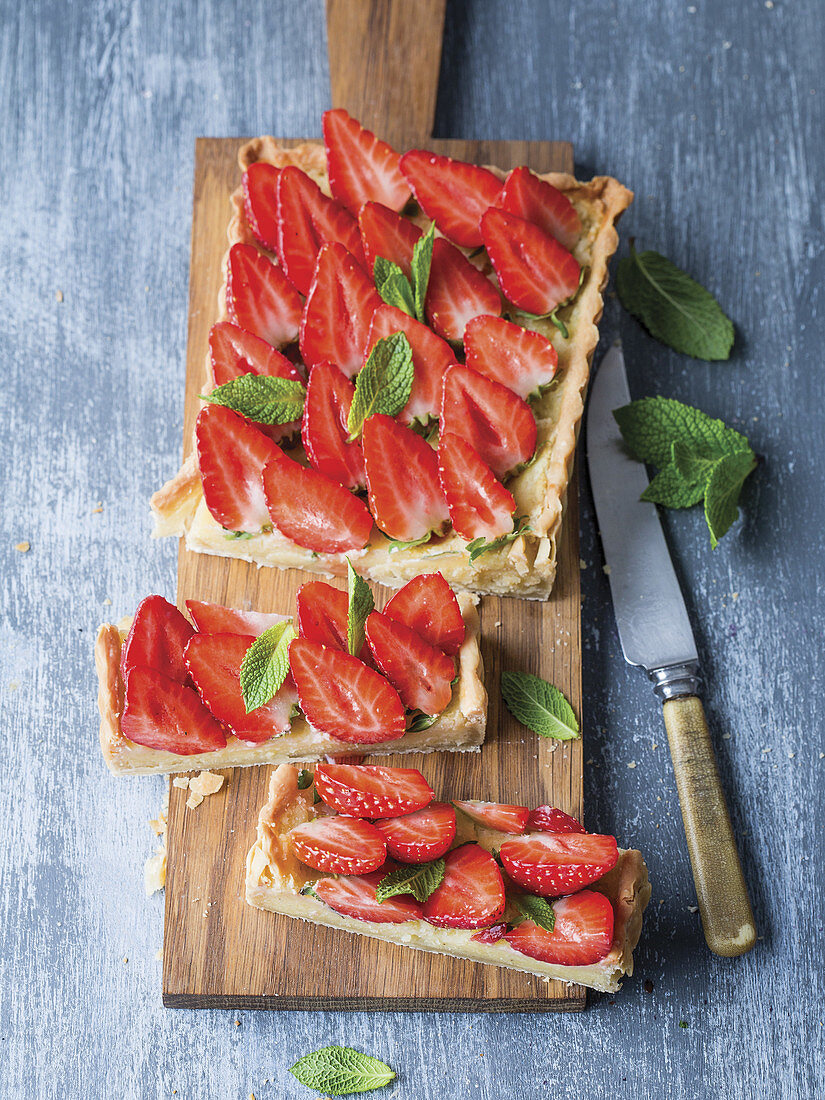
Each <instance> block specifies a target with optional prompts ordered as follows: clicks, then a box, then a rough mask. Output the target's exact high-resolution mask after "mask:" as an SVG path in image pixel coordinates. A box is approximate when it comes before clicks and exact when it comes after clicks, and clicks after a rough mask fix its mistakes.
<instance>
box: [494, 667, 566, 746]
mask: <svg viewBox="0 0 825 1100" xmlns="http://www.w3.org/2000/svg"><path fill="white" fill-rule="evenodd" d="M501 694H502V695H503V697H504V702H505V703H506V704H507V709H508V710H509V711H510V713H511V714H512V715H513V717H514V718H516V719H517V720H518V721H519V722H521V723H522V725H525V726H527V728H528V729H531V730H532V731H533V732H534V733H537V734H539V736H540V737H553V738H555V739H556V740H557V741H571V740H572V739H573V738H574V737H578V735H579V723H578V722H577V720H576V714H575V711H574V710H573V708H572V707H571V706H570V704H569V703H568V701H567V700H566V699H565V697H564V695H563V694H562V693H561V692H560V691H559V689H558V688H557V687H554V686H553V684H548V682H547V681H546V680H542V678H541V677H540V676H533V675H531V674H530V673H529V672H502V674H501Z"/></svg>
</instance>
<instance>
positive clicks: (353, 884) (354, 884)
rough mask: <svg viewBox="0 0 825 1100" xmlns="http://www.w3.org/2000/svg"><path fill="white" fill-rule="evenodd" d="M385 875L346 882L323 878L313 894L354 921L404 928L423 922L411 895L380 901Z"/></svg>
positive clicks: (355, 877)
mask: <svg viewBox="0 0 825 1100" xmlns="http://www.w3.org/2000/svg"><path fill="white" fill-rule="evenodd" d="M386 873H387V872H386V871H384V870H383V869H382V870H380V871H373V872H372V874H370V875H347V877H346V878H322V879H320V880H319V881H318V882H316V883H315V886H314V887H313V890H314V891H315V894H316V896H317V897H318V898H320V900H321V901H322V902H323V903H324V904H325V905H328V906H329V907H330V909H334V910H335V912H336V913H341V914H342V915H343V916H345V917H353V918H354V919H355V920H365V921H369V922H370V923H371V924H404V923H405V922H406V921H408V920H421V906H420V905H419V903H418V902H417V901H416V900H415V898H413V897H411V896H410V895H409V894H406V895H403V894H396V896H395V897H391V898H387V900H386V901H378V899H377V898H376V896H375V891H376V888H377V886H378V884H379V882H380V881H381V879H382V878H385V877H386Z"/></svg>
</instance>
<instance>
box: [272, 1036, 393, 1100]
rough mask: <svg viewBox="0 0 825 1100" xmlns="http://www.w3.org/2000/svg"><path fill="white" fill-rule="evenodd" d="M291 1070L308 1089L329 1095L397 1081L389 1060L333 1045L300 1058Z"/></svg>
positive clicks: (359, 1090)
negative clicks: (381, 1059) (388, 1062)
mask: <svg viewBox="0 0 825 1100" xmlns="http://www.w3.org/2000/svg"><path fill="white" fill-rule="evenodd" d="M289 1072H290V1073H291V1074H292V1076H293V1077H296V1078H297V1079H298V1080H299V1081H300V1082H301V1084H302V1085H306V1086H307V1088H310V1089H316V1090H317V1091H318V1092H325V1093H326V1094H327V1095H328V1096H351V1095H352V1094H353V1093H356V1092H368V1091H369V1090H370V1089H380V1088H382V1087H383V1086H384V1085H388V1084H389V1083H390V1081H394V1080H395V1072H394V1071H393V1070H392V1069H390V1067H389V1066H388V1065H387V1063H386V1062H381V1061H379V1059H378V1058H373V1057H372V1056H371V1055H369V1054H362V1053H361V1051H360V1050H353V1049H352V1047H339V1046H329V1047H321V1049H320V1050H314V1051H313V1052H312V1053H311V1054H305V1055H304V1056H303V1058H299V1059H298V1061H297V1062H296V1063H295V1065H294V1066H290V1069H289Z"/></svg>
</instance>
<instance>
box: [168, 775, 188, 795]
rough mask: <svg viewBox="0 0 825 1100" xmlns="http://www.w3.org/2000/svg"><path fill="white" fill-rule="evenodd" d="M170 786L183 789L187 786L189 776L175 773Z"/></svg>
mask: <svg viewBox="0 0 825 1100" xmlns="http://www.w3.org/2000/svg"><path fill="white" fill-rule="evenodd" d="M172 786H173V787H178V788H179V789H180V790H182V791H185V790H186V788H187V787H188V786H189V776H188V775H176V776H175V778H174V779H173V780H172Z"/></svg>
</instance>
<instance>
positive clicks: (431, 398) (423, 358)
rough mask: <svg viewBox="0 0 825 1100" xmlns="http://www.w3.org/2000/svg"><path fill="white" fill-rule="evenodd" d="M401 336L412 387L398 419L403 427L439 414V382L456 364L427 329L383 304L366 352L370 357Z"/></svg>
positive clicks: (449, 351)
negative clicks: (408, 354) (409, 359)
mask: <svg viewBox="0 0 825 1100" xmlns="http://www.w3.org/2000/svg"><path fill="white" fill-rule="evenodd" d="M394 332H403V333H404V335H405V336H406V337H407V339H408V340H409V342H410V347H411V348H412V358H413V370H414V376H413V385H412V393H411V394H410V399H409V401H408V402H407V404H406V405H405V406H404V408H403V409H402V410H401V412H400V413H399V414H398V419H399V420H400V421H401V422H402V423H403V424H410V423H411V422H412V421H413V420H427V419H428V418H429V417H431V416H438V414H439V412H440V411H441V382H442V379H443V377H444V372H445V371H446V370H447V368H448V367H451V366H452V365H453V363H455V361H456V360H455V356H454V355H453V352H452V348H451V347H450V345H449V344H448V343H447V342H446V340H442V339H441V337H440V336H436V334H435V333H434V332H433V331H432V330H431V329H429V328H427V326H426V325H422V324H420V323H419V322H418V321H416V319H415V318H414V317H410V316H409V314H407V313H405V312H404V311H403V310H402V309H396V308H395V306H391V305H388V304H387V303H384V305H382V306H381V307H380V308H379V309H377V310H376V311H375V314H374V315H373V318H372V323H371V325H370V334H369V339H368V341H367V350H366V354H365V356H364V358H365V359H366V357H367V356H368V355H369V353H370V352H371V351H372V349H373V347H374V346H375V344H376V343H377V342H378V341H379V340H383V339H385V338H386V337H387V336H391V335H392V333H394Z"/></svg>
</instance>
